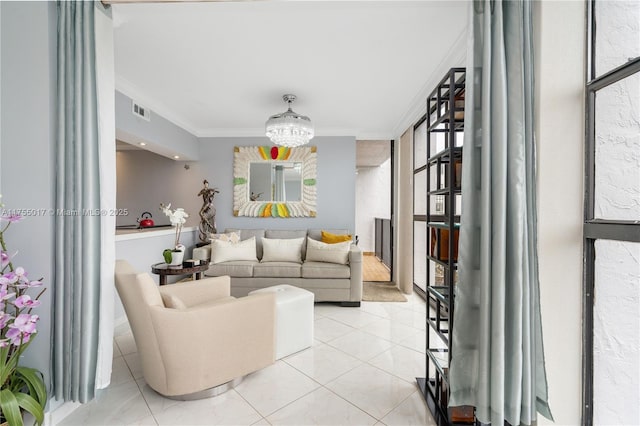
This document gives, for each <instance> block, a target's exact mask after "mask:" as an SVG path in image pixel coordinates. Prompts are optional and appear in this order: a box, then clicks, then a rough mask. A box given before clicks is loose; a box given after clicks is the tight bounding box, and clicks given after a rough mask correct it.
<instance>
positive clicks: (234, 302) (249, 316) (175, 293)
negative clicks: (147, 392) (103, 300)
mask: <svg viewBox="0 0 640 426" xmlns="http://www.w3.org/2000/svg"><path fill="white" fill-rule="evenodd" d="M115 283H116V288H117V290H118V294H119V295H120V299H121V300H122V304H123V305H124V308H125V311H126V313H127V318H128V319H129V323H130V325H131V330H132V331H133V337H134V339H135V342H136V345H137V347H138V353H139V355H140V360H141V363H142V370H143V374H144V379H145V381H146V382H147V384H148V385H149V386H150V387H151V388H153V389H154V390H155V391H157V392H158V393H160V394H162V395H164V396H167V397H172V398H177V399H196V398H198V397H206V396H212V395H214V394H216V393H219V392H215V390H212V389H211V388H216V387H218V386H221V385H225V384H227V383H229V382H232V381H234V380H235V379H237V378H241V377H243V376H244V375H246V374H248V373H251V372H254V371H256V370H259V369H261V368H263V367H266V366H268V365H270V364H272V363H273V362H274V358H275V333H274V327H275V296H274V294H260V295H255V296H247V297H243V298H239V299H235V298H233V297H230V296H229V294H230V280H229V277H215V278H208V279H203V280H198V281H193V282H188V283H180V284H173V285H168V286H163V287H158V285H157V284H156V283H155V282H154V281H153V279H152V278H151V276H150V275H149V274H147V273H138V272H137V271H135V270H134V269H133V268H132V267H131V265H130V264H129V263H127V262H126V261H124V260H117V261H116V268H115ZM218 389H219V388H218Z"/></svg>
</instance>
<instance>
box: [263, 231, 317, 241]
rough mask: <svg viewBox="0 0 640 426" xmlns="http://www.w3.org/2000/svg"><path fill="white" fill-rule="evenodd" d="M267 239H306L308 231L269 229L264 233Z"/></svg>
mask: <svg viewBox="0 0 640 426" xmlns="http://www.w3.org/2000/svg"><path fill="white" fill-rule="evenodd" d="M264 236H265V237H266V238H280V239H290V238H305V237H306V236H307V231H306V229H299V230H289V229H267V230H266V231H265V233H264Z"/></svg>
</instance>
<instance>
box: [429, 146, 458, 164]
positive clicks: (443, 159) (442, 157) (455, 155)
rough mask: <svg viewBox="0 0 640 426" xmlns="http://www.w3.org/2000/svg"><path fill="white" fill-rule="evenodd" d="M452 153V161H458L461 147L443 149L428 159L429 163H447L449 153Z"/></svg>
mask: <svg viewBox="0 0 640 426" xmlns="http://www.w3.org/2000/svg"><path fill="white" fill-rule="evenodd" d="M452 151H453V159H454V160H459V159H462V147H461V146H455V147H453V148H445V149H443V150H442V151H440V152H437V153H435V154H433V155H432V156H431V157H429V161H428V162H429V163H430V164H433V163H435V162H436V161H438V160H440V162H441V163H449V159H450V158H451V152H452Z"/></svg>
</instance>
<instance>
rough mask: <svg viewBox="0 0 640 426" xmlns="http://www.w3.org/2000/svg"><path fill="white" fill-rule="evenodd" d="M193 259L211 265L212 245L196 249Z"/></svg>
mask: <svg viewBox="0 0 640 426" xmlns="http://www.w3.org/2000/svg"><path fill="white" fill-rule="evenodd" d="M192 257H193V258H194V259H198V260H201V261H204V262H206V263H209V261H210V260H211V244H207V245H206V246H202V247H196V248H194V249H193V254H192Z"/></svg>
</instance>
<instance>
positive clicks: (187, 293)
mask: <svg viewBox="0 0 640 426" xmlns="http://www.w3.org/2000/svg"><path fill="white" fill-rule="evenodd" d="M160 294H161V295H162V299H163V300H166V298H167V297H174V298H176V299H178V300H180V301H181V302H182V303H183V304H184V305H185V306H186V307H190V306H195V305H198V304H200V303H203V302H206V301H209V300H215V299H221V298H223V297H229V296H230V294H231V278H229V276H227V275H223V276H220V277H211V278H204V279H202V280H196V281H189V282H185V283H177V284H171V285H165V286H161V287H160ZM165 304H166V303H165Z"/></svg>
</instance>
